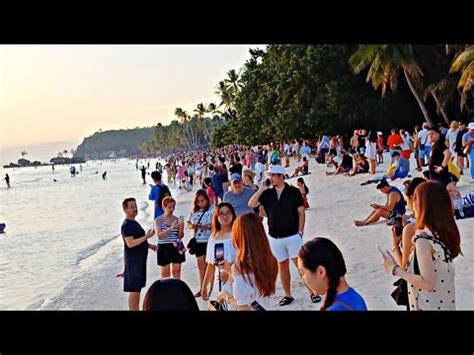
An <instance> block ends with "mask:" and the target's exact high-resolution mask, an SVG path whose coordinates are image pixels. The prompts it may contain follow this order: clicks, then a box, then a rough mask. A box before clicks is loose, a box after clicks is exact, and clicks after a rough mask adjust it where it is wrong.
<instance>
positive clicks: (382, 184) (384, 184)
mask: <svg viewBox="0 0 474 355" xmlns="http://www.w3.org/2000/svg"><path fill="white" fill-rule="evenodd" d="M385 186H390V184H389V183H388V182H387V180H385V179H382V180H381V181H380V182H379V183H378V184H377V190H379V189H381V188H382V187H385Z"/></svg>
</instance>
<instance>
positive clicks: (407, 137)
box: [401, 132, 410, 150]
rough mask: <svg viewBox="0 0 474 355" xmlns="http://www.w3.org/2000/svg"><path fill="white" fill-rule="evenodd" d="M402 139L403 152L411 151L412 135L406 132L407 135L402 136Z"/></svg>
mask: <svg viewBox="0 0 474 355" xmlns="http://www.w3.org/2000/svg"><path fill="white" fill-rule="evenodd" d="M401 137H402V141H403V144H402V150H410V135H409V134H408V133H406V132H405V135H404V136H402V135H401Z"/></svg>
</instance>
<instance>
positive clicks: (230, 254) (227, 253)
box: [206, 234, 237, 301]
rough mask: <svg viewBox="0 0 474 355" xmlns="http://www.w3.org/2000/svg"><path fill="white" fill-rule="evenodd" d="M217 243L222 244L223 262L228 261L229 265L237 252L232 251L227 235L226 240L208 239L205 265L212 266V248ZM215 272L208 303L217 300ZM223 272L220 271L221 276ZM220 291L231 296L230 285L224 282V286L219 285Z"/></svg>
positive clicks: (217, 284) (217, 278) (216, 276)
mask: <svg viewBox="0 0 474 355" xmlns="http://www.w3.org/2000/svg"><path fill="white" fill-rule="evenodd" d="M218 243H223V244H224V260H226V261H228V262H229V263H231V264H232V263H233V262H234V261H235V257H236V256H237V252H236V251H235V249H234V244H233V243H232V236H231V235H230V234H229V235H228V236H227V238H226V239H215V238H214V237H212V236H211V237H210V238H209V240H208V242H207V249H206V263H208V264H214V248H215V245H216V244H218ZM217 270H218V269H217V266H216V270H215V272H214V283H213V287H212V292H211V294H210V295H209V300H210V301H215V300H217V296H218V295H219V273H218V272H217ZM223 273H224V271H222V270H221V276H222V274H223ZM221 286H222V288H221V290H222V291H225V292H227V293H228V294H229V295H232V294H233V291H232V284H231V283H229V282H226V283H225V284H221Z"/></svg>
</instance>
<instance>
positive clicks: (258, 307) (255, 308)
mask: <svg viewBox="0 0 474 355" xmlns="http://www.w3.org/2000/svg"><path fill="white" fill-rule="evenodd" d="M249 306H250V308H252V310H253V311H266V309H265V308H263V307H262V305H261V304H260V303H258V302H257V301H253V302H252V303H250V304H249Z"/></svg>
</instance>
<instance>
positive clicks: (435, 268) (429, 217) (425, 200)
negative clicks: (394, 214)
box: [382, 181, 462, 310]
mask: <svg viewBox="0 0 474 355" xmlns="http://www.w3.org/2000/svg"><path fill="white" fill-rule="evenodd" d="M413 202H414V204H413V207H414V209H415V214H416V216H417V221H416V227H417V231H416V233H415V236H414V237H413V246H414V250H413V252H412V253H411V256H410V260H409V264H408V270H405V269H404V268H402V267H400V266H399V265H398V263H397V261H396V260H395V258H394V257H393V255H392V254H391V253H390V252H389V251H386V252H384V253H383V254H382V256H383V259H384V267H385V270H386V271H387V272H391V273H392V275H394V276H398V277H401V278H402V279H404V280H406V281H407V283H408V301H409V306H410V310H454V309H456V303H455V301H456V297H455V290H454V264H453V260H454V258H456V257H457V256H458V255H459V254H461V247H460V236H459V230H458V227H457V225H456V222H455V220H454V216H453V211H452V205H451V200H450V197H449V194H448V191H447V190H446V188H445V187H444V186H443V185H442V184H440V183H439V182H436V181H427V182H424V183H422V184H420V185H419V186H418V187H417V188H416V189H415V194H414V197H413ZM461 255H462V254H461ZM415 264H417V266H415ZM416 269H417V270H418V271H417V272H415V270H416Z"/></svg>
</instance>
